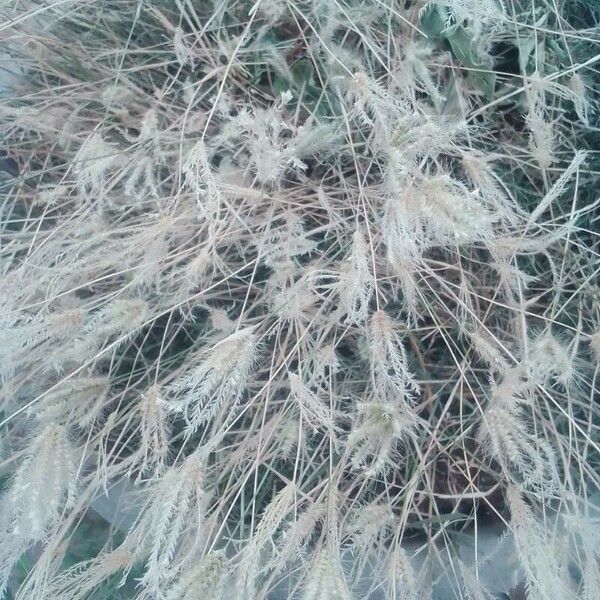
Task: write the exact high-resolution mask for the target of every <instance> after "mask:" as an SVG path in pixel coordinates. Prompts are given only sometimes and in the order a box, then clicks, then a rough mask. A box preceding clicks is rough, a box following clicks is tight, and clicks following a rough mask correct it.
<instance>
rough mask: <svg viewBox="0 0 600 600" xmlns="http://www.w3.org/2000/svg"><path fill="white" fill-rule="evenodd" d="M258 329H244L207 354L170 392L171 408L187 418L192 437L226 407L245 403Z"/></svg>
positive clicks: (199, 359) (172, 385)
mask: <svg viewBox="0 0 600 600" xmlns="http://www.w3.org/2000/svg"><path fill="white" fill-rule="evenodd" d="M257 351H258V339H257V336H256V334H255V333H254V329H253V328H251V327H247V328H245V329H240V330H238V331H236V332H234V333H232V334H231V335H229V336H227V337H226V338H224V339H222V340H220V341H218V342H217V343H216V344H214V345H213V346H212V347H211V348H210V350H209V351H203V352H202V353H201V354H200V355H199V356H198V358H197V361H198V364H192V365H190V366H189V368H188V369H187V370H186V371H185V372H184V374H183V375H182V376H181V377H179V378H177V379H176V380H175V381H174V382H173V383H172V384H171V385H170V386H169V388H168V390H167V391H168V393H170V394H172V399H171V400H169V406H170V407H171V409H172V410H173V411H175V412H180V413H182V414H183V416H184V418H185V421H186V423H187V431H188V433H190V434H191V433H193V432H195V431H196V430H197V429H198V428H199V427H201V426H202V425H203V424H204V423H206V422H208V421H210V420H211V419H212V418H213V417H214V416H215V415H216V414H217V412H218V411H219V410H220V409H221V408H222V407H223V406H228V407H229V409H230V410H231V409H233V408H235V406H236V405H237V404H238V402H239V401H240V400H241V398H242V396H243V394H244V392H245V390H246V386H247V385H248V381H249V377H250V376H251V374H252V372H253V370H254V368H255V366H256V360H257Z"/></svg>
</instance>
